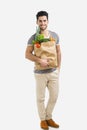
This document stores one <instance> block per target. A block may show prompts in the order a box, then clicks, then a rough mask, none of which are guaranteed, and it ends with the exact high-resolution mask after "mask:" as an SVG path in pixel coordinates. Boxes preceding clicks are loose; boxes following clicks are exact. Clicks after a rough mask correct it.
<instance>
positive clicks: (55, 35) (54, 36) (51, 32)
mask: <svg viewBox="0 0 87 130" xmlns="http://www.w3.org/2000/svg"><path fill="white" fill-rule="evenodd" d="M49 33H50V35H51V36H52V37H53V38H55V39H56V44H58V43H59V36H58V34H57V33H56V32H54V31H51V30H49Z"/></svg>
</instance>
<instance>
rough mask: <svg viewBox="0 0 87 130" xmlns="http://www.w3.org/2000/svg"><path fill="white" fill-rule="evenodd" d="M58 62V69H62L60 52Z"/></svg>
mask: <svg viewBox="0 0 87 130" xmlns="http://www.w3.org/2000/svg"><path fill="white" fill-rule="evenodd" d="M57 62H58V67H59V68H60V66H61V53H60V52H59V53H58V54H57Z"/></svg>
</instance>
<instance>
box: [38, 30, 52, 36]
mask: <svg viewBox="0 0 87 130" xmlns="http://www.w3.org/2000/svg"><path fill="white" fill-rule="evenodd" d="M40 33H41V34H43V35H44V36H45V37H49V35H50V34H49V31H48V30H44V31H43V30H41V32H40Z"/></svg>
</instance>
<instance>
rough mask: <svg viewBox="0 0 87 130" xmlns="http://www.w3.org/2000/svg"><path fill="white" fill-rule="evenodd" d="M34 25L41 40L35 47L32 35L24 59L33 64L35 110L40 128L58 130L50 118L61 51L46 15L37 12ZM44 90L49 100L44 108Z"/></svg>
mask: <svg viewBox="0 0 87 130" xmlns="http://www.w3.org/2000/svg"><path fill="white" fill-rule="evenodd" d="M36 20H37V21H36V23H37V25H38V27H39V34H42V35H43V37H44V39H45V40H44V39H41V40H42V41H40V42H39V43H38V44H39V46H36V43H35V44H32V41H34V40H35V38H36V35H37V34H36V33H35V34H33V35H32V36H31V37H30V38H29V40H28V43H27V47H26V51H25V57H26V58H27V59H29V60H31V61H32V62H34V63H35V67H34V75H35V80H36V98H37V108H38V114H39V117H40V126H41V128H43V129H48V128H49V126H50V127H54V128H59V124H57V123H55V121H54V120H53V118H52V112H53V109H54V106H55V104H56V101H57V98H58V92H59V71H60V65H61V50H60V44H59V37H58V35H57V33H55V32H53V31H50V30H48V23H49V21H48V13H47V12H46V11H39V12H38V13H37V14H36ZM33 52H34V53H33ZM46 88H47V89H48V92H49V100H48V103H47V106H46V107H45V105H44V102H45V92H46Z"/></svg>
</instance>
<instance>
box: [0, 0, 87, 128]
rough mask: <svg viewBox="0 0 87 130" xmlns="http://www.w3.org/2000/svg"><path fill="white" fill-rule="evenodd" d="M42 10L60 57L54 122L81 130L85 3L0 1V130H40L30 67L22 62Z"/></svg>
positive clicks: (86, 124) (85, 112) (86, 122)
mask: <svg viewBox="0 0 87 130" xmlns="http://www.w3.org/2000/svg"><path fill="white" fill-rule="evenodd" d="M30 2H31V3H30ZM40 10H46V11H48V13H49V27H48V28H49V29H50V30H53V31H55V32H57V33H58V35H59V37H60V46H61V51H62V66H61V71H60V93H59V98H58V102H57V104H56V106H55V109H54V112H53V118H54V120H55V121H56V122H59V124H60V128H59V129H60V130H73V129H75V130H77V129H78V130H82V129H83V130H85V129H87V94H86V93H87V79H86V78H87V62H86V60H87V58H86V55H87V13H86V12H87V6H86V0H60V1H59V0H54V1H52V0H44V1H40V0H37V1H35V0H32V1H29V0H1V1H0V130H30V129H31V130H38V129H40V126H39V123H40V120H39V117H38V113H37V107H36V95H35V94H36V91H35V79H34V74H33V67H34V64H33V63H32V62H31V61H29V60H27V59H25V49H26V45H27V41H28V38H29V37H30V36H31V35H32V34H33V33H34V32H35V29H36V13H37V12H38V11H40ZM50 129H51V128H50Z"/></svg>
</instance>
